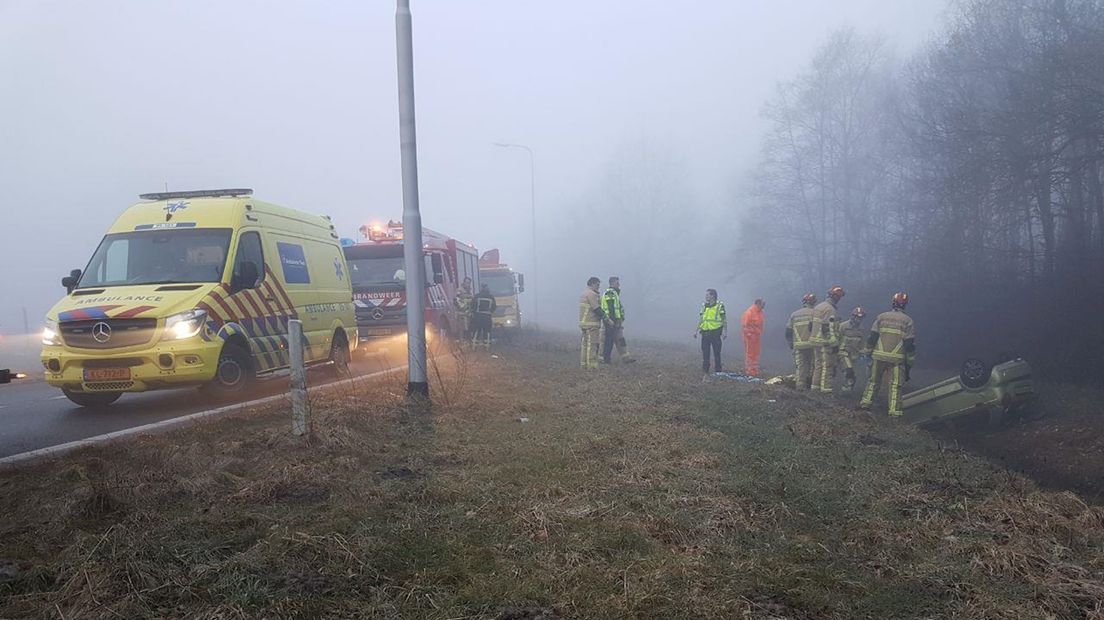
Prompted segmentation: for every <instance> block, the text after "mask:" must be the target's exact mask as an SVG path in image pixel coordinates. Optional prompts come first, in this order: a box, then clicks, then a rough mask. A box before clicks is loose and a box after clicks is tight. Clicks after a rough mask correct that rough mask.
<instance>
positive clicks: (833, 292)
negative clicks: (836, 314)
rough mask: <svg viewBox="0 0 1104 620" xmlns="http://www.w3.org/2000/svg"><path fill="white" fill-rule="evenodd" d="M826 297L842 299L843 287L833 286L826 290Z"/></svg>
mask: <svg viewBox="0 0 1104 620" xmlns="http://www.w3.org/2000/svg"><path fill="white" fill-rule="evenodd" d="M828 296H829V297H831V298H832V299H836V300H838V299H840V298H841V297H843V287H842V286H833V287H832V288H830V289H828Z"/></svg>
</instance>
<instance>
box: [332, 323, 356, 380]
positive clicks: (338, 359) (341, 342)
mask: <svg viewBox="0 0 1104 620" xmlns="http://www.w3.org/2000/svg"><path fill="white" fill-rule="evenodd" d="M351 357H352V355H351V354H350V353H349V344H348V342H347V341H346V340H345V336H343V335H341V334H340V333H338V334H334V339H333V342H332V343H331V344H330V362H332V367H333V371H334V373H335V374H337V375H338V376H342V377H345V376H348V375H349V362H350V358H351Z"/></svg>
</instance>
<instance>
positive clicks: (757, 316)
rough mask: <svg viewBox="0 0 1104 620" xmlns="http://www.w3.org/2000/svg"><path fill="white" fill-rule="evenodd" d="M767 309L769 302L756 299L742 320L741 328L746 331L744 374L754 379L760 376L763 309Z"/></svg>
mask: <svg viewBox="0 0 1104 620" xmlns="http://www.w3.org/2000/svg"><path fill="white" fill-rule="evenodd" d="M766 307H767V302H765V301H763V300H762V299H756V300H755V303H753V304H751V307H749V308H748V309H747V310H745V311H744V316H743V317H741V318H740V327H741V328H742V329H743V331H744V372H746V373H747V374H749V375H751V376H753V377H758V376H759V351H760V350H761V348H762V347H761V341H762V336H763V308H766Z"/></svg>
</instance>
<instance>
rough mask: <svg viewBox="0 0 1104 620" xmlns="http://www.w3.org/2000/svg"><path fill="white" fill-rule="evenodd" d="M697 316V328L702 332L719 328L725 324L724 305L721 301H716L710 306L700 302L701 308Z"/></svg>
mask: <svg viewBox="0 0 1104 620" xmlns="http://www.w3.org/2000/svg"><path fill="white" fill-rule="evenodd" d="M699 317H700V320H699V321H698V329H700V330H702V331H703V332H708V331H713V330H717V329H721V328H722V327H724V326H725V322H726V321H727V320H728V319H727V317H726V316H725V307H724V302H723V301H718V302H717V303H715V304H713V305H712V306H710V305H706V304H702V309H701V313H700V314H699Z"/></svg>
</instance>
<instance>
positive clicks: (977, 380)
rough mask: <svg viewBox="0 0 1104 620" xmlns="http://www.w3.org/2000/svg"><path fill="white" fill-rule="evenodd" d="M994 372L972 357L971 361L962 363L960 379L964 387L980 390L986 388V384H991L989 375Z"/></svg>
mask: <svg viewBox="0 0 1104 620" xmlns="http://www.w3.org/2000/svg"><path fill="white" fill-rule="evenodd" d="M991 372H993V369H992V368H990V367H989V365H988V364H986V363H985V362H983V361H981V360H979V359H977V358H976V357H971V358H970V359H968V360H966V361H965V362H962V369H961V370H960V371H959V373H958V378H959V380H960V381H962V385H965V386H966V387H968V388H970V389H974V390H976V389H978V388H980V387H984V386H985V384H986V383H989V374H990V373H991Z"/></svg>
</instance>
